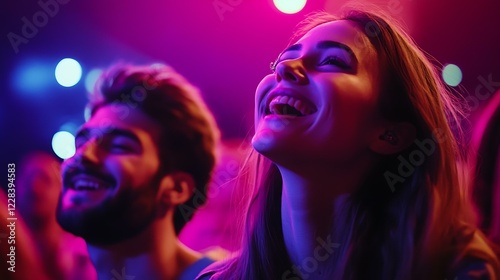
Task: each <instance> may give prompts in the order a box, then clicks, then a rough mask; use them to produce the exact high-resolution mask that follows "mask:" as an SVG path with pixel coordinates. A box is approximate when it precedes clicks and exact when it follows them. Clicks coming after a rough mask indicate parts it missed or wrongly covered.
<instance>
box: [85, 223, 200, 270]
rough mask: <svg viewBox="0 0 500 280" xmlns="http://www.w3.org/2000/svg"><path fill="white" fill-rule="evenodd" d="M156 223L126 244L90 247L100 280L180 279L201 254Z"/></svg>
mask: <svg viewBox="0 0 500 280" xmlns="http://www.w3.org/2000/svg"><path fill="white" fill-rule="evenodd" d="M162 228H163V229H162V230H161V229H160V226H159V225H158V224H152V225H151V226H150V227H149V228H147V229H146V230H145V231H143V232H142V233H140V234H139V235H137V236H135V237H133V238H131V239H128V240H125V241H123V242H120V243H117V244H113V245H107V246H97V245H92V244H87V247H88V249H89V254H90V258H91V259H92V263H93V264H94V266H95V268H96V270H97V275H98V279H99V280H109V279H113V278H114V279H137V280H139V279H148V280H149V279H151V280H155V279H162V280H163V279H166V280H168V279H172V280H174V279H177V278H178V277H179V275H180V274H181V273H182V272H183V271H184V270H185V269H186V268H187V267H189V266H190V265H191V264H193V263H194V262H196V261H197V260H198V259H200V258H201V254H199V253H196V252H194V251H192V250H190V249H189V248H187V247H185V246H184V245H183V244H181V243H180V242H179V241H178V240H177V236H176V234H175V232H174V230H173V228H171V227H170V228H165V227H162Z"/></svg>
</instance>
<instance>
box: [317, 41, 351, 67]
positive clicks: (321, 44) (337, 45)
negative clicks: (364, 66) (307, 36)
mask: <svg viewBox="0 0 500 280" xmlns="http://www.w3.org/2000/svg"><path fill="white" fill-rule="evenodd" d="M316 46H317V48H318V49H322V50H324V49H331V48H336V49H342V50H345V51H347V53H348V54H349V56H350V57H351V59H352V60H353V61H355V62H357V61H358V60H357V58H356V55H354V52H353V51H352V49H351V48H350V47H349V46H347V45H345V44H342V43H340V42H336V41H321V42H319V43H318V44H317V45H316Z"/></svg>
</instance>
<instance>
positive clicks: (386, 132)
mask: <svg viewBox="0 0 500 280" xmlns="http://www.w3.org/2000/svg"><path fill="white" fill-rule="evenodd" d="M416 135H417V131H416V128H415V126H414V125H413V124H411V123H409V122H398V123H395V124H391V125H389V126H386V127H385V128H383V129H381V130H379V131H378V132H377V135H375V136H374V138H373V139H372V141H371V143H370V149H371V150H372V151H373V152H375V153H377V154H381V155H391V154H395V153H399V152H401V151H403V150H404V149H406V148H408V147H409V146H410V145H411V144H412V143H413V141H415V137H416Z"/></svg>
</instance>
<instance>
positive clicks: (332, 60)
mask: <svg viewBox="0 0 500 280" xmlns="http://www.w3.org/2000/svg"><path fill="white" fill-rule="evenodd" d="M319 65H320V66H323V65H334V66H337V67H340V68H342V69H349V68H350V66H349V65H348V64H347V63H346V62H345V61H344V60H342V59H341V58H339V57H337V56H329V57H327V58H325V59H324V60H323V61H321V63H320V64H319Z"/></svg>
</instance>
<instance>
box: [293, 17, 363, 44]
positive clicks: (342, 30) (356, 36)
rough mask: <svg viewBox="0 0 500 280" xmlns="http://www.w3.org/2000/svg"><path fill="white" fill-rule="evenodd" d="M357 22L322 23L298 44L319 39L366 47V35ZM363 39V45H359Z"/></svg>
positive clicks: (337, 21) (309, 42) (336, 21)
mask: <svg viewBox="0 0 500 280" xmlns="http://www.w3.org/2000/svg"><path fill="white" fill-rule="evenodd" d="M364 36H365V35H364V34H363V32H361V31H360V30H359V29H358V27H357V26H356V24H355V23H353V22H352V21H348V20H335V21H330V22H326V23H322V24H320V25H318V26H316V27H314V28H312V29H311V30H309V31H308V32H307V33H306V34H305V35H304V36H302V37H301V38H300V39H299V40H298V41H297V44H306V43H307V44H311V43H313V44H314V43H315V42H319V41H336V42H340V43H343V44H345V45H348V46H349V47H351V48H354V47H365V43H364V41H365V40H364V38H363V37H364ZM359 41H362V43H363V46H359V45H360V44H359Z"/></svg>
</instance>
